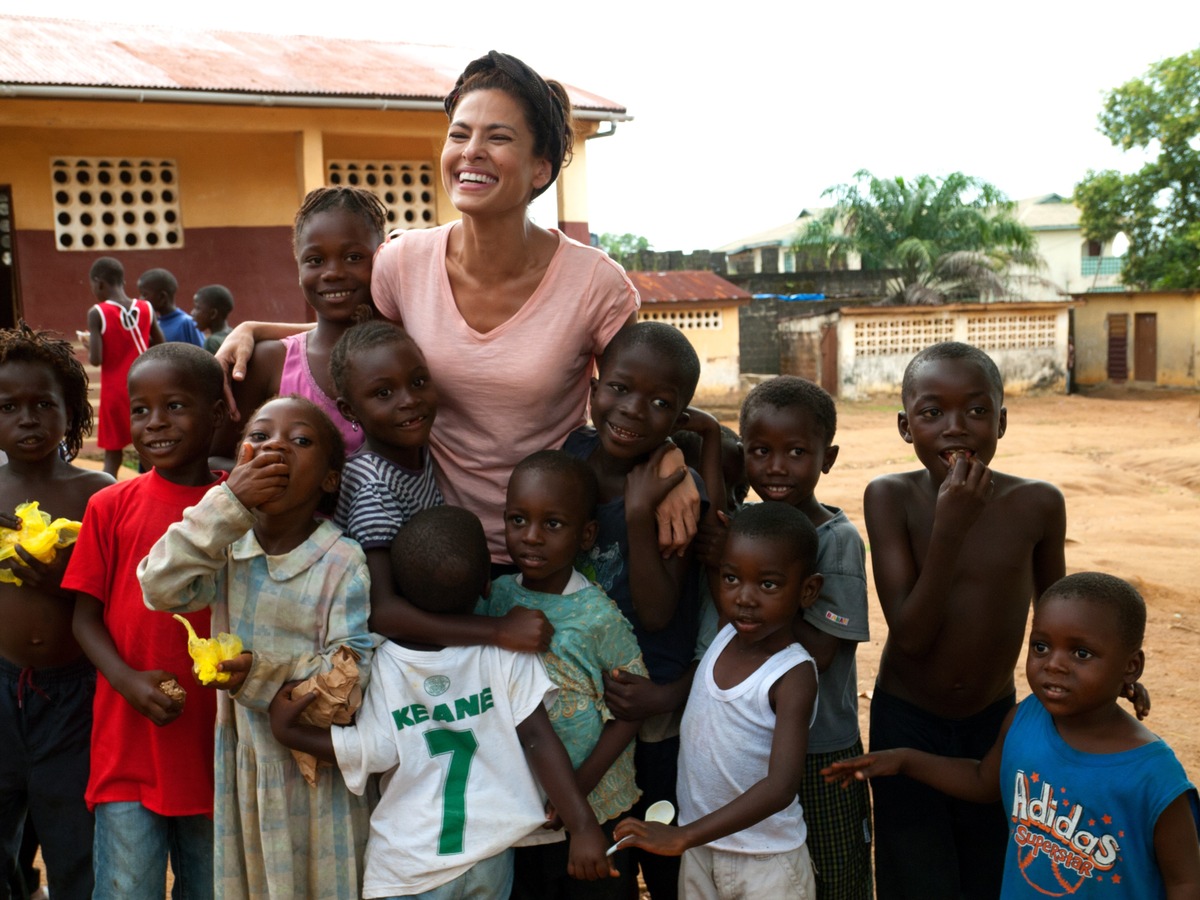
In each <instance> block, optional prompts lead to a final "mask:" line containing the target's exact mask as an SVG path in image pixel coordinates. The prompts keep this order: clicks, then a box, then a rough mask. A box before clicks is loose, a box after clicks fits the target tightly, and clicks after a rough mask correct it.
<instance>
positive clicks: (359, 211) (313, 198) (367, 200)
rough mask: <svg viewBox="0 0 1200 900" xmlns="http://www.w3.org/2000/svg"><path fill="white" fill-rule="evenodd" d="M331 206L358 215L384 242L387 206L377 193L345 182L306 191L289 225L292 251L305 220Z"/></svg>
mask: <svg viewBox="0 0 1200 900" xmlns="http://www.w3.org/2000/svg"><path fill="white" fill-rule="evenodd" d="M330 209H344V210H346V211H347V212H349V213H352V214H353V215H356V216H359V217H361V218H362V220H363V221H364V222H366V223H367V226H368V227H369V228H370V229H371V231H372V232H374V234H375V236H376V237H378V238H379V241H380V243H382V242H383V235H384V233H385V231H386V230H387V209H386V208H385V207H384V205H383V203H382V202H381V201H380V199H379V198H378V197H376V196H375V195H374V194H372V193H371V192H370V191H367V190H364V189H363V188H357V187H347V186H346V185H338V186H337V187H319V188H314V189H313V190H311V191H309V192H308V194H307V195H306V196H305V197H304V202H303V203H301V204H300V209H299V210H297V212H296V221H295V222H294V223H293V225H292V252H293V253H294V252H295V251H296V245H297V242H298V241H299V240H300V232H301V231H303V230H304V226H305V225H307V224H308V220H309V219H311V218H312V217H313V216H315V215H316V214H317V213H321V212H325V211H327V210H330Z"/></svg>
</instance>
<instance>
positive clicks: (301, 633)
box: [138, 356, 377, 900]
mask: <svg viewBox="0 0 1200 900" xmlns="http://www.w3.org/2000/svg"><path fill="white" fill-rule="evenodd" d="M208 358H209V359H213V357H211V356H210V357H208ZM214 364H216V363H215V360H214ZM345 455H346V451H345V448H344V447H343V446H342V440H341V435H340V434H339V432H338V430H337V429H336V428H334V426H333V423H332V422H330V421H329V417H328V416H326V415H325V414H324V413H323V412H322V411H321V410H320V409H318V408H317V406H316V405H315V404H313V403H312V402H311V401H309V400H306V399H304V398H302V397H295V396H289V397H280V398H277V399H275V400H271V401H268V402H267V403H265V404H264V405H263V406H262V407H260V408H259V409H258V410H257V411H256V412H255V413H254V414H253V415H251V416H250V418H249V419H248V420H247V424H246V436H245V442H244V443H243V444H242V447H241V452H240V454H239V459H238V464H237V466H236V467H235V468H234V469H233V471H232V472H230V474H229V478H228V480H227V481H226V483H225V484H223V485H221V486H220V487H218V488H215V489H214V490H211V491H209V492H208V494H207V495H206V496H205V497H204V498H203V499H202V500H201V501H200V502H199V503H198V504H197V505H196V506H195V507H194V508H193V509H189V510H188V511H187V513H186V514H185V515H184V517H183V521H182V522H179V523H177V524H175V525H173V526H172V527H171V528H169V529H168V530H167V533H166V535H165V536H164V537H163V538H162V540H160V541H159V542H158V543H157V544H155V545H154V547H153V548H152V549H151V550H150V553H149V555H148V556H147V557H146V559H145V561H144V562H143V563H142V564H141V566H139V567H138V577H139V578H140V579H141V583H142V589H143V591H144V592H145V598H146V605H147V606H149V607H151V608H152V609H160V610H170V611H175V610H189V611H194V610H201V609H204V608H206V607H209V606H212V607H213V623H214V626H213V627H214V630H215V631H228V632H230V633H231V634H236V635H237V636H238V637H240V638H241V639H242V643H243V645H244V647H245V652H244V653H242V654H241V656H239V657H238V658H237V659H234V660H228V661H226V662H222V663H220V664H219V669H220V670H221V671H223V672H226V673H228V674H229V676H230V678H229V680H228V681H227V682H225V683H224V684H221V683H219V682H214V683H213V685H212V686H213V687H216V688H218V689H220V690H221V699H220V704H219V722H218V728H217V808H216V827H215V830H216V853H215V869H216V873H217V878H218V882H217V891H216V893H217V896H218V897H231V898H233V897H252V898H258V897H321V898H346V900H350V898H357V897H360V896H361V891H362V872H363V867H362V863H363V851H364V850H365V848H366V841H367V820H368V810H367V802H366V798H365V797H359V796H355V795H353V794H351V793H350V792H349V791H348V790H347V789H346V785H345V782H343V781H342V776H341V774H340V773H339V772H338V771H337V770H336V769H332V768H322V769H320V770H318V773H317V783H316V785H315V786H313V787H310V786H309V785H307V784H306V783H305V781H304V776H303V775H302V774H301V772H300V769H299V767H298V766H297V764H296V761H295V760H294V759H293V758H292V754H291V752H290V751H289V750H288V749H287V748H286V747H284V746H283V745H281V744H280V743H279V742H278V741H276V740H275V738H274V737H273V736H272V735H271V726H270V721H269V719H268V716H267V707H268V706H269V704H270V702H271V699H272V698H273V697H274V696H275V694H276V692H277V691H278V690H279V688H280V687H281V686H282V685H283V684H284V682H288V681H301V680H303V679H305V678H309V677H311V676H312V675H315V674H317V673H318V672H323V671H328V670H329V669H331V668H332V660H333V655H334V653H335V652H336V651H337V650H338V648H340V647H349V648H350V649H352V650H354V651H355V652H356V653H358V655H359V677H360V679H361V682H360V683H361V684H363V685H364V686H365V685H366V679H367V674H368V671H369V669H370V665H371V654H372V651H373V650H374V648H375V645H376V643H377V639H376V637H375V636H374V635H372V634H370V633H369V632H368V630H367V614H368V611H369V607H368V603H369V600H368V585H367V568H366V563H365V561H364V560H363V555H362V551H361V550H360V549H359V547H358V545H357V544H355V543H353V542H352V541H349V540H347V539H346V538H344V537H343V536H342V533H341V531H340V530H339V529H338V528H337V526H335V525H334V524H333V523H332V522H330V521H328V520H320V521H319V520H317V519H316V518H315V515H316V512H317V510H318V508H319V507H321V506H322V505H323V504H326V503H328V502H329V501H331V500H333V498H334V497H335V496H336V495H337V490H338V479H339V475H340V473H341V469H342V465H343V463H344V462H345ZM163 618H167V617H166V616H164V617H163ZM192 693H200V694H206V695H207V694H209V693H210V692H209V691H204V690H202V689H198V690H195V691H193V692H192Z"/></svg>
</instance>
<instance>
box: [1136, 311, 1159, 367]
mask: <svg viewBox="0 0 1200 900" xmlns="http://www.w3.org/2000/svg"><path fill="white" fill-rule="evenodd" d="M1133 378H1134V380H1135V381H1158V314H1157V313H1136V314H1135V315H1134V317H1133Z"/></svg>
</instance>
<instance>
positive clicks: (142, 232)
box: [50, 156, 183, 252]
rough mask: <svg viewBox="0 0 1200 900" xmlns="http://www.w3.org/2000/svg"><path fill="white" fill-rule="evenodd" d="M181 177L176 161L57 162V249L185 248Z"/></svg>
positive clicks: (94, 159) (76, 158)
mask: <svg viewBox="0 0 1200 900" xmlns="http://www.w3.org/2000/svg"><path fill="white" fill-rule="evenodd" d="M178 175H179V173H178V169H177V167H176V165H175V161H174V160H172V159H144V158H139V157H84V156H56V157H52V158H51V160H50V181H51V184H52V186H53V192H54V197H53V199H54V239H55V245H56V246H57V247H58V249H59V250H85V251H89V252H95V251H104V250H112V251H117V250H150V249H160V250H161V249H167V248H178V247H182V246H183V223H182V220H181V218H180V210H179V177H178Z"/></svg>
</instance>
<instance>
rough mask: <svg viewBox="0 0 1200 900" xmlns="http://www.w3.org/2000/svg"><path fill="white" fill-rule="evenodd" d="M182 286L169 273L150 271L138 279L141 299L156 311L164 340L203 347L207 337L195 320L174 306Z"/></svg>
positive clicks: (160, 270) (161, 270)
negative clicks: (176, 295)
mask: <svg viewBox="0 0 1200 900" xmlns="http://www.w3.org/2000/svg"><path fill="white" fill-rule="evenodd" d="M178 291H179V282H178V281H176V280H175V276H174V275H172V274H171V273H170V272H168V271H167V270H166V269H147V270H146V271H145V272H143V273H142V277H141V278H139V279H138V295H139V296H140V297H141V298H142V299H143V300H145V301H146V302H147V303H149V304H150V305H151V306H152V307H154V315H155V317H156V318H157V321H158V327H159V328H161V329H162V333H163V339H164V340H167V341H179V342H181V343H184V344H195V345H196V346H197V347H203V346H204V336H203V335H201V334H200V331H199V329H197V328H196V323H195V322H194V321H193V320H192V317H191V316H189V315H188V314H187V313H185V312H184V311H183V310H182V309H180V308H179V307H178V306H176V305H175V294H176V293H177V292H178Z"/></svg>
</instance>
